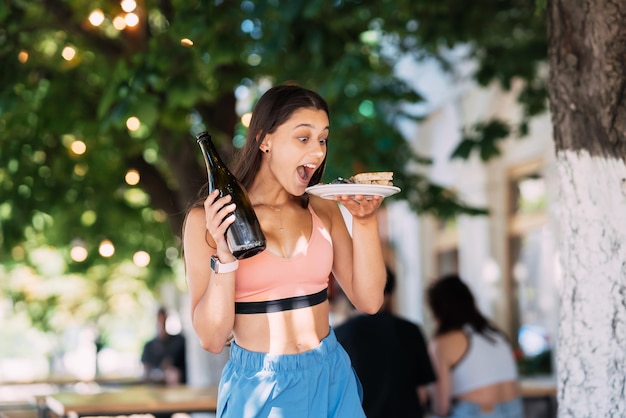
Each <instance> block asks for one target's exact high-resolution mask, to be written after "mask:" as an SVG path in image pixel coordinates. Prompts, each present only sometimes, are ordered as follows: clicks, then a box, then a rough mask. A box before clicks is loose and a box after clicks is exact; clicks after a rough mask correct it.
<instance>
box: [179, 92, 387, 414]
mask: <svg viewBox="0 0 626 418" xmlns="http://www.w3.org/2000/svg"><path fill="white" fill-rule="evenodd" d="M329 132H330V129H329V113H328V106H327V104H326V102H325V101H324V100H323V99H322V98H321V97H320V96H319V95H318V94H317V93H315V92H313V91H310V90H307V89H304V88H301V87H298V86H294V85H280V86H276V87H273V88H271V89H270V90H268V91H267V92H266V93H265V94H264V95H263V96H262V97H261V98H260V100H259V102H258V103H257V105H256V107H255V109H254V111H253V114H252V119H251V121H250V126H249V129H248V133H247V138H246V144H245V146H244V148H243V149H242V150H241V152H240V154H239V158H238V160H237V161H236V162H235V164H234V166H233V168H232V171H233V173H234V174H235V175H236V176H237V177H238V178H239V180H240V181H241V182H242V183H243V185H244V186H245V187H246V189H247V190H248V195H249V197H250V200H251V202H252V205H253V207H254V210H255V212H256V214H257V217H258V218H259V222H260V224H261V227H262V229H263V232H264V234H265V236H266V239H267V248H266V249H265V250H264V251H263V252H261V253H259V254H257V255H255V256H253V257H250V258H248V259H243V260H239V261H238V262H237V260H236V259H235V257H233V255H232V253H231V252H230V250H229V248H228V245H227V243H226V240H225V238H224V234H225V232H226V229H227V228H228V226H229V225H230V224H231V223H232V222H233V221H234V215H232V214H231V212H232V211H233V209H234V207H233V206H234V205H233V204H232V203H231V198H230V196H224V197H222V198H218V193H217V192H213V193H211V194H209V195H208V196H207V197H206V199H203V200H202V201H201V202H199V204H198V205H196V206H195V207H193V208H192V209H191V210H190V211H189V212H188V215H187V219H186V222H185V227H184V239H183V246H184V254H185V266H186V271H187V277H188V283H189V292H190V297H191V307H192V322H193V326H194V329H195V331H196V333H197V334H198V337H199V339H200V342H201V344H202V346H203V347H204V348H205V349H206V350H208V351H210V352H213V353H218V352H220V351H221V350H222V349H223V347H224V345H225V344H226V343H227V341H228V340H229V338H230V337H231V335H232V337H233V338H234V340H233V342H232V343H231V346H230V359H229V361H228V363H227V365H226V366H225V368H224V371H223V373H222V379H221V381H220V387H219V397H218V412H217V416H218V417H237V418H241V417H253V416H254V417H256V416H260V417H261V416H262V417H268V416H277V417H279V416H280V417H321V416H324V417H326V416H327V417H364V416H365V415H364V414H363V410H362V407H361V389H360V383H359V382H358V379H357V378H356V376H355V374H354V372H353V370H352V368H351V366H350V359H349V357H348V355H347V354H346V352H345V351H344V350H343V348H342V347H341V346H340V345H339V344H338V343H337V340H336V338H335V335H334V332H333V330H332V328H330V326H329V306H328V301H327V286H328V280H329V276H330V275H331V272H332V274H333V275H334V277H335V278H336V279H337V280H338V282H339V283H340V285H341V287H342V288H343V290H344V291H345V293H346V294H347V296H348V297H349V298H350V300H351V301H352V303H353V304H354V305H355V306H356V307H357V308H358V309H360V310H361V311H364V312H369V313H375V312H376V311H377V310H378V308H379V307H380V306H381V304H382V300H383V288H384V286H385V265H384V262H383V256H382V250H381V246H380V239H379V233H378V223H377V219H376V210H377V208H378V207H379V206H380V204H381V202H382V198H381V197H367V198H366V196H338V197H337V198H336V199H335V200H337V201H339V202H341V204H342V205H343V206H344V207H345V208H346V209H347V210H348V211H349V212H350V213H351V214H352V237H351V236H350V234H349V233H348V230H347V228H346V225H345V222H344V219H343V217H342V215H341V212H340V210H339V207H338V205H337V202H335V201H332V200H325V199H322V198H319V197H317V196H309V195H308V194H306V193H305V189H306V188H307V187H308V186H311V185H314V184H317V183H318V182H319V181H320V179H321V177H322V172H323V170H324V167H325V163H326V152H327V146H328V142H329V141H328V138H329ZM211 257H215V258H216V259H217V261H218V262H219V269H221V270H222V271H227V272H224V273H219V271H220V270H219V269H218V272H215V271H212V270H211V269H210V268H209V259H210V258H211ZM231 270H232V271H231Z"/></svg>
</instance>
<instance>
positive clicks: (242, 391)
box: [217, 328, 365, 418]
mask: <svg viewBox="0 0 626 418" xmlns="http://www.w3.org/2000/svg"><path fill="white" fill-rule="evenodd" d="M362 399H363V390H362V387H361V383H360V382H359V380H358V378H357V376H356V374H355V372H354V369H352V365H351V363H350V357H348V354H347V353H346V351H345V350H344V349H343V347H342V346H341V344H339V343H338V342H337V338H336V337H335V332H334V331H333V329H332V328H331V329H330V334H329V335H328V336H327V337H326V338H324V339H323V340H322V342H321V343H320V344H319V345H318V346H317V347H315V348H314V349H312V350H310V351H307V352H304V353H301V354H265V353H257V352H252V351H248V350H245V349H243V348H242V347H239V346H238V345H237V344H235V343H234V342H233V343H232V344H231V347H230V359H229V360H228V363H226V366H225V367H224V370H223V371H222V379H221V381H220V385H219V391H218V401H217V417H218V418H226V417H232V418H253V417H268V418H269V417H271V418H292V417H293V418H295V417H297V418H306V417H310V418H322V417H329V418H330V417H341V418H365V413H364V412H363V408H362V406H361V402H362Z"/></svg>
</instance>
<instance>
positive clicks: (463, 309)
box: [427, 274, 501, 337]
mask: <svg viewBox="0 0 626 418" xmlns="http://www.w3.org/2000/svg"><path fill="white" fill-rule="evenodd" d="M427 297H428V304H429V305H430V309H431V310H432V312H433V315H434V316H435V318H436V319H437V329H436V330H435V335H437V336H439V335H442V334H445V333H447V332H450V331H457V330H462V329H463V327H464V326H465V325H466V324H469V325H471V326H472V328H474V330H475V331H476V332H479V333H481V334H483V335H485V336H487V335H486V334H487V333H486V331H494V332H498V333H501V332H500V331H499V330H498V329H497V328H496V327H495V326H494V325H493V324H491V323H490V322H489V321H488V320H487V318H485V317H484V316H483V315H482V314H481V313H480V311H479V310H478V307H476V303H475V301H474V296H473V295H472V292H471V290H470V289H469V287H468V286H467V285H466V284H465V283H463V281H462V280H461V278H460V277H459V276H458V275H456V274H449V275H446V276H443V277H441V278H440V279H438V280H437V281H435V282H434V283H433V284H432V285H431V286H430V287H429V288H428V293H427ZM487 337H488V336H487Z"/></svg>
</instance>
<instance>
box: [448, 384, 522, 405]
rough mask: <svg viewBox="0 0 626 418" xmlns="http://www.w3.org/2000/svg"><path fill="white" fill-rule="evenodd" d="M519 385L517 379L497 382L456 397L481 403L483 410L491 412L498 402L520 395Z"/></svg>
mask: <svg viewBox="0 0 626 418" xmlns="http://www.w3.org/2000/svg"><path fill="white" fill-rule="evenodd" d="M519 394H520V392H519V385H518V383H517V382H516V381H510V382H501V383H495V384H493V385H489V386H483V387H481V388H478V389H474V390H471V391H469V392H466V393H463V394H461V395H457V396H456V399H458V400H462V401H467V402H472V403H476V404H479V405H481V406H482V407H483V408H482V410H483V412H489V411H490V410H491V409H490V408H493V406H495V405H496V404H499V403H503V402H508V401H511V400H513V399H515V398H517V397H519Z"/></svg>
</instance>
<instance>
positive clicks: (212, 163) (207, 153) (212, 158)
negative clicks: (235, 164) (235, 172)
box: [198, 135, 226, 169]
mask: <svg viewBox="0 0 626 418" xmlns="http://www.w3.org/2000/svg"><path fill="white" fill-rule="evenodd" d="M198 144H199V145H200V149H201V150H202V154H203V155H204V158H205V160H206V163H207V166H208V167H210V168H211V169H216V168H221V169H225V168H226V165H224V162H223V161H222V159H221V158H220V155H219V153H218V152H217V149H216V148H215V144H213V141H212V140H211V137H210V136H208V135H207V136H203V137H201V138H200V139H198Z"/></svg>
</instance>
